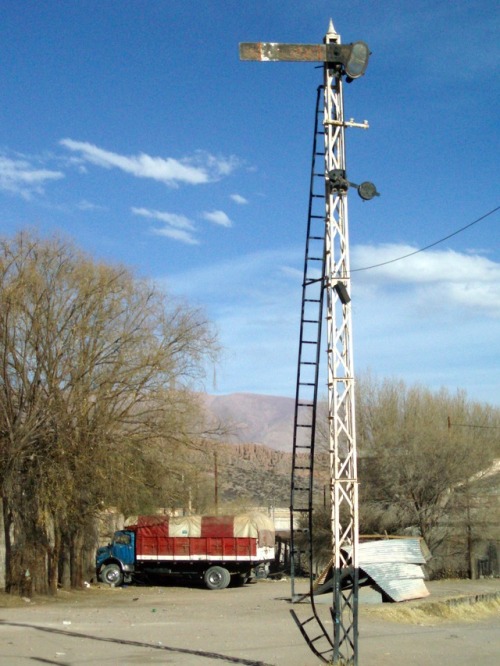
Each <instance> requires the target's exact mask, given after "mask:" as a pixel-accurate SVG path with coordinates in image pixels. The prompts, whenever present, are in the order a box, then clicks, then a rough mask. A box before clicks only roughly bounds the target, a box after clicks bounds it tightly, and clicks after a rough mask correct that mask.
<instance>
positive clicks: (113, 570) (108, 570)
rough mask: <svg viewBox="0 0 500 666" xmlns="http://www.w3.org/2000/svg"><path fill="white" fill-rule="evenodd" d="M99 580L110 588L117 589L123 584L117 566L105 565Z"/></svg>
mask: <svg viewBox="0 0 500 666" xmlns="http://www.w3.org/2000/svg"><path fill="white" fill-rule="evenodd" d="M100 578H101V580H102V582H103V583H107V584H108V585H110V586H111V587H117V586H118V585H121V584H122V583H123V573H122V570H121V569H120V567H119V566H118V564H114V563H111V564H107V565H106V566H105V567H104V568H103V569H102V571H101V576H100Z"/></svg>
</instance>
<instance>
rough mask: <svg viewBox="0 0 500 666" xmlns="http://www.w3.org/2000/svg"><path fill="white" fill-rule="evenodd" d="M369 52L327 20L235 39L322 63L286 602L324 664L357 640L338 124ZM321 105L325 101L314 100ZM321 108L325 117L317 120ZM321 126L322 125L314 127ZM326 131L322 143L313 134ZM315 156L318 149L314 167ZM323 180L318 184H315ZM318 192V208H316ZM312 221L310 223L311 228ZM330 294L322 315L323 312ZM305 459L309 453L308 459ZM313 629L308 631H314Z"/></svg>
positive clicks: (347, 296)
mask: <svg viewBox="0 0 500 666" xmlns="http://www.w3.org/2000/svg"><path fill="white" fill-rule="evenodd" d="M369 56H370V51H369V48H368V46H367V44H365V42H361V41H360V42H355V43H353V44H346V45H344V44H342V43H341V40H340V35H338V34H337V32H336V31H335V29H334V27H333V23H332V22H331V21H330V26H329V29H328V32H327V34H326V36H325V39H324V42H323V44H278V43H272V42H267V43H266V42H258V43H242V44H240V58H241V60H257V61H269V62H273V61H288V62H291V61H296V62H299V61H301V62H322V63H324V67H323V72H324V74H323V86H322V88H321V89H320V90H321V93H320V92H319V91H318V102H317V110H316V127H315V142H314V148H313V165H312V172H311V189H310V198H309V219H308V228H307V242H306V258H305V267H304V281H303V285H302V294H303V296H302V316H301V333H300V344H299V361H298V371H297V393H296V401H295V419H294V442H293V447H294V450H293V462H292V468H293V469H292V482H291V507H290V509H291V535H292V538H291V554H292V556H291V561H292V602H295V601H299V600H303V599H304V598H305V597H308V598H309V601H310V604H311V607H312V612H313V615H312V616H311V617H309V618H307V619H305V620H303V621H302V620H301V619H299V617H298V614H297V613H296V612H295V610H293V611H292V615H293V617H294V619H295V621H296V622H297V624H298V626H299V629H300V631H301V632H302V634H303V636H304V638H305V639H306V641H307V643H308V645H309V646H310V648H311V649H312V651H313V652H314V653H315V654H316V655H317V656H318V657H319V658H320V659H321V660H322V661H323V662H325V663H333V664H341V665H342V666H344V665H346V664H354V666H356V665H357V663H358V661H357V652H358V650H357V641H358V481H357V460H356V433H355V405H354V375H353V353H352V326H351V284H350V266H349V230H348V216H347V192H348V189H349V187H350V186H354V184H353V183H351V182H349V180H348V179H347V175H346V165H345V144H344V131H345V128H346V127H362V128H364V129H366V128H367V127H368V123H367V122H366V121H364V122H363V123H355V122H354V121H353V120H349V121H346V120H345V119H344V108H343V80H344V79H345V80H347V81H349V82H350V81H352V80H354V79H357V78H359V77H360V76H362V75H363V74H364V72H365V70H366V67H367V64H368V59H369ZM321 104H322V110H321V109H319V111H318V107H320V106H321ZM321 111H322V119H321V121H319V120H318V117H319V113H321ZM319 125H321V127H320V128H319ZM318 136H321V137H323V139H322V142H323V145H322V146H321V147H320V148H318V146H317V142H318V139H317V137H318ZM316 155H321V156H323V157H324V159H323V160H322V162H323V164H322V165H321V166H320V167H319V173H318V169H317V168H316V167H315V161H316ZM318 179H319V187H320V188H321V189H320V192H319V193H318V192H317V189H316V188H317V185H316V183H317V182H318ZM354 187H356V188H357V190H358V193H359V195H360V196H361V197H362V198H363V199H365V200H368V199H371V198H373V197H374V196H376V195H378V192H377V191H376V189H375V186H374V185H373V184H372V183H369V182H364V183H362V184H361V185H359V186H357V185H356V186H354ZM318 200H320V201H321V206H322V210H321V211H319V210H317V208H315V206H316V207H317V206H318V203H317V202H318ZM315 225H316V229H315ZM325 303H326V316H324V315H323V308H324V304H325ZM324 318H325V319H326V340H327V375H328V376H327V385H328V423H329V454H330V490H331V527H332V560H331V562H330V575H331V585H332V589H333V599H332V607H331V614H332V619H333V635H331V632H330V631H329V630H328V629H327V628H326V627H325V625H324V623H323V622H322V620H321V619H320V617H319V614H318V613H317V611H316V607H315V603H314V594H313V592H314V590H313V566H312V563H313V562H312V560H313V557H312V512H313V505H312V502H313V483H314V478H313V467H314V444H315V432H316V406H317V396H318V378H319V372H318V370H319V363H320V354H319V349H320V345H321V343H322V332H321V331H322V325H321V322H322V320H323V319H324ZM304 460H305V461H306V462H304ZM300 517H302V518H303V519H304V520H303V521H302V524H304V522H305V523H306V524H308V528H307V529H306V532H308V534H309V544H310V546H309V550H308V553H309V573H310V592H309V594H308V595H301V596H298V595H296V594H295V588H294V578H295V573H294V569H295V567H296V562H299V563H300V553H299V551H298V547H297V543H296V539H295V532H296V528H297V524H298V522H299V521H298V519H299V518H300ZM313 634H314V635H313Z"/></svg>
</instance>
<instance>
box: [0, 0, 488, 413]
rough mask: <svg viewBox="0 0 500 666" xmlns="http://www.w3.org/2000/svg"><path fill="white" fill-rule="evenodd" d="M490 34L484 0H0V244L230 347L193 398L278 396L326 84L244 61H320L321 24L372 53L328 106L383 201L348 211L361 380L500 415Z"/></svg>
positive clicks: (310, 68) (291, 378) (293, 360)
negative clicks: (58, 259)
mask: <svg viewBox="0 0 500 666" xmlns="http://www.w3.org/2000/svg"><path fill="white" fill-rule="evenodd" d="M499 17H500V8H499V5H498V3H497V2H495V1H494V0H456V1H455V2H453V3H448V2H446V3H436V2H435V0H413V1H412V2H410V1H409V0H350V2H349V3H341V2H336V1H334V0H329V1H328V2H327V1H324V0H308V1H307V2H304V1H303V0H301V1H299V0H287V1H286V0H252V2H241V1H236V0H234V1H233V0H197V1H195V2H193V1H192V0H149V1H145V0H106V2H102V0H79V1H78V2H69V1H66V2H63V1H61V0H59V1H56V0H16V2H9V1H8V0H3V2H0V44H1V45H2V46H1V49H0V77H1V81H2V85H1V95H0V96H1V102H0V229H1V232H2V235H4V236H8V237H10V236H12V235H13V234H15V233H16V232H17V231H18V230H20V229H25V228H34V229H37V230H38V232H39V234H40V235H42V236H44V237H50V236H52V235H53V234H63V235H65V236H69V237H70V238H71V239H73V240H74V242H75V243H76V244H77V246H78V247H80V248H81V249H83V250H84V251H86V252H88V253H90V254H91V255H92V256H93V257H94V258H95V259H96V260H99V261H105V262H109V263H120V264H125V265H127V266H129V267H130V269H131V270H133V271H134V272H135V273H136V274H137V275H138V276H140V277H144V278H150V279H152V280H154V281H156V282H157V283H158V284H159V285H160V286H161V288H162V289H165V290H166V291H167V293H168V294H169V297H170V298H173V299H182V300H184V301H186V302H187V303H189V304H190V305H191V306H194V307H201V308H202V309H203V310H204V311H205V312H206V315H207V316H208V318H209V319H210V320H211V321H212V322H213V323H214V325H215V327H216V329H217V331H218V334H219V341H220V343H221V345H222V348H223V353H222V355H221V360H220V362H219V363H218V364H217V366H216V368H214V369H212V368H210V369H209V372H208V376H207V381H206V384H205V386H204V388H205V390H206V391H207V392H209V393H214V394H227V393H258V394H267V395H277V396H290V397H293V396H294V395H295V382H296V368H297V354H298V340H299V323H300V306H301V283H302V270H303V262H304V251H305V234H306V224H307V206H308V195H309V178H310V169H311V151H312V140H313V126H314V125H313V124H314V112H315V100H316V90H317V87H318V86H319V85H320V84H321V83H322V68H321V66H318V65H317V64H315V63H260V62H241V61H240V60H239V56H238V44H239V42H257V41H274V42H289V43H321V42H322V41H323V38H324V36H325V33H326V32H327V30H328V25H329V22H330V19H332V20H333V24H334V26H335V29H336V31H337V32H338V33H339V34H340V35H341V38H342V41H343V42H344V43H349V42H354V41H358V40H363V41H365V42H366V43H367V44H368V45H369V47H370V50H371V57H370V61H369V65H368V68H367V71H366V74H365V76H363V77H362V78H360V79H357V80H355V81H354V82H352V83H351V84H349V85H345V86H344V107H345V115H346V117H347V118H351V117H352V118H354V120H355V121H356V122H363V121H364V120H368V123H369V126H370V128H369V129H368V130H362V129H354V128H350V129H347V130H346V162H347V175H348V178H349V179H350V180H352V181H353V182H356V183H359V182H362V181H365V180H369V181H373V182H374V183H375V184H376V186H377V189H378V191H379V192H380V194H381V196H380V197H376V198H375V199H373V200H372V201H369V202H363V201H361V199H359V198H358V196H357V194H356V192H355V190H354V189H351V191H350V193H349V235H350V253H351V268H352V269H353V273H352V313H353V330H352V334H353V348H354V368H355V374H356V376H363V375H366V374H370V375H372V376H374V377H376V378H379V379H381V380H382V379H385V378H389V379H398V380H399V379H402V380H404V381H405V382H406V383H407V384H408V385H414V384H419V385H421V386H424V387H427V388H430V389H431V390H438V389H440V388H442V387H444V388H447V389H448V390H449V391H450V392H452V393H454V392H455V391H457V390H464V391H465V392H466V393H467V395H468V397H469V398H470V399H472V400H474V401H476V400H477V401H480V402H487V403H491V404H493V405H500V390H499V389H500V372H499V370H500V243H499V241H500V234H499V222H500V211H496V212H491V211H494V209H496V208H497V207H498V206H499V205H500V192H499V187H498V183H499V178H498V155H499V145H498V144H499V141H498V139H499V117H498V109H499V104H498V100H499V98H500V94H499V77H498V72H499V67H498V64H499V58H498V56H499V43H500V40H499ZM488 213H491V214H488ZM487 214H488V215H487ZM484 215H486V217H485V218H484V219H482V220H481V221H479V222H477V223H476V224H472V223H473V222H475V221H476V220H477V219H478V218H480V217H482V216H484ZM467 225H470V226H468V228H467V229H465V230H464V231H462V232H461V233H458V234H455V235H453V236H451V237H450V238H448V239H447V240H446V241H444V242H442V243H438V244H437V245H434V246H433V247H431V248H430V249H428V250H426V251H424V252H419V253H417V254H413V256H410V257H407V258H406V259H401V260H399V261H392V260H393V259H398V258H399V257H403V256H405V255H408V254H412V253H414V252H415V251H416V250H419V249H421V248H424V247H426V246H428V245H431V244H434V243H435V242H436V241H439V240H441V239H443V238H445V237H447V236H449V235H451V234H454V232H455V231H457V230H459V229H461V228H462V227H465V226H467ZM384 262H391V263H385V265H383V266H379V267H378V268H369V267H370V266H374V265H376V264H380V263H384ZM324 376H325V379H324V380H323V375H321V377H320V382H321V385H320V392H322V391H323V392H324V391H326V388H325V385H326V369H324Z"/></svg>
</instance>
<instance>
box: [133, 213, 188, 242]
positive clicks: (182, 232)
mask: <svg viewBox="0 0 500 666" xmlns="http://www.w3.org/2000/svg"><path fill="white" fill-rule="evenodd" d="M131 210H132V213H133V214H134V215H139V216H140V217H146V218H149V219H152V220H158V221H159V222H163V223H164V225H165V226H164V227H162V228H161V229H158V228H157V227H152V228H151V232H152V233H154V234H156V235H157V236H165V237H166V238H172V239H173V240H177V241H181V242H182V243H187V244H189V245H199V240H198V239H197V238H195V236H194V234H193V233H192V232H194V231H195V226H194V224H193V223H192V221H191V220H190V219H189V218H188V217H186V216H185V215H178V214H177V213H169V212H166V211H160V210H151V209H149V208H132V209H131Z"/></svg>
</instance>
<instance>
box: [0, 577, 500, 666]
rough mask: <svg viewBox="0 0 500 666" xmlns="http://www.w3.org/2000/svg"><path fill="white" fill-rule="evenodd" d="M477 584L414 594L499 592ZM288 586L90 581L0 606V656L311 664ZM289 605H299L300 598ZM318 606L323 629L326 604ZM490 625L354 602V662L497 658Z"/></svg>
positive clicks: (497, 623) (483, 663)
mask: <svg viewBox="0 0 500 666" xmlns="http://www.w3.org/2000/svg"><path fill="white" fill-rule="evenodd" d="M465 583H466V582H465ZM479 583H480V582H478V584H477V585H475V586H474V587H472V586H469V587H468V586H467V585H465V589H464V584H462V583H454V582H451V583H449V582H447V585H445V584H442V585H439V584H431V586H430V587H431V592H432V594H431V597H430V598H429V600H428V601H426V602H422V603H429V601H437V600H439V599H444V598H447V597H450V596H451V597H456V596H469V595H472V594H485V593H492V592H500V581H486V582H485V583H484V584H483V585H479ZM288 595H289V586H288V583H286V582H270V581H262V582H259V583H257V584H254V585H248V586H245V587H244V588H238V589H227V590H221V591H209V590H205V589H201V588H200V589H196V588H185V587H153V588H137V587H127V588H121V589H111V588H100V589H98V588H95V589H94V588H92V589H90V590H87V591H83V592H80V593H71V594H64V593H63V594H61V595H60V597H59V598H58V600H57V601H55V602H44V601H36V602H35V603H25V602H23V604H24V605H23V606H19V605H17V606H14V607H12V606H10V607H0V620H1V623H0V664H2V666H3V665H5V666H11V665H12V666H34V665H35V664H55V665H58V666H88V665H92V666H101V665H102V666H111V665H113V666H115V665H117V664H120V665H121V664H124V665H126V664H135V665H142V664H169V665H175V666H224V664H227V665H230V664H242V665H246V666H314V665H315V664H319V663H320V662H319V660H318V659H317V658H316V657H315V656H314V655H313V654H312V653H311V652H310V650H309V648H308V647H307V645H306V643H305V641H304V640H303V638H302V636H301V635H300V633H299V631H298V629H297V627H296V625H295V624H294V622H293V621H292V619H291V617H290V604H289V602H288V600H287V597H288ZM411 603H412V604H414V603H415V602H411ZM389 606H391V607H394V605H388V604H385V605H384V607H383V608H382V609H380V610H381V612H382V613H384V611H385V609H386V608H389ZM297 612H299V613H301V614H303V613H307V607H305V606H302V605H301V607H300V608H298V609H297ZM320 612H322V613H324V621H325V626H326V627H327V629H331V626H332V625H331V620H330V621H329V613H328V606H327V605H326V604H325V605H323V607H322V609H320ZM328 622H329V624H328ZM499 629H500V618H499V616H495V617H493V616H489V617H488V618H486V619H482V620H479V621H474V622H467V621H465V622H463V621H461V622H441V621H436V623H434V624H432V625H425V626H424V625H415V624H401V623H398V622H394V621H390V620H387V619H384V618H383V617H381V616H380V614H379V613H378V609H375V611H374V607H373V606H371V607H368V606H362V608H361V612H360V639H359V664H360V666H396V664H397V665H398V666H400V665H401V664H404V665H405V666H429V665H430V664H439V666H452V665H453V666H497V665H498V664H499V663H500V631H499Z"/></svg>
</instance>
